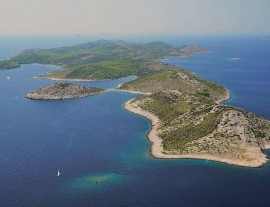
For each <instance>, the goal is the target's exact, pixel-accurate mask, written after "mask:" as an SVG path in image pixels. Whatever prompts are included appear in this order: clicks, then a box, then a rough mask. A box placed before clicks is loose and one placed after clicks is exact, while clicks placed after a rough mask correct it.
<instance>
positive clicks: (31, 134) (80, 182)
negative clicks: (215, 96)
mask: <svg viewBox="0 0 270 207" xmlns="http://www.w3.org/2000/svg"><path fill="white" fill-rule="evenodd" d="M19 40H20V39H16V41H15V40H14V39H7V41H5V42H4V43H3V42H2V41H0V46H1V47H0V49H1V48H5V50H4V51H3V50H2V49H1V51H0V54H2V56H1V58H4V57H6V56H9V55H11V54H13V53H15V52H16V51H17V50H16V42H20V41H19ZM57 41H58V40H55V42H53V41H52V39H47V40H46V39H43V40H42V41H41V42H38V43H35V44H34V45H32V44H31V42H29V45H27V44H25V45H23V46H20V47H18V50H20V49H25V48H27V47H28V48H31V47H33V46H38V47H45V46H48V42H50V44H51V45H54V44H55V45H56V46H58V45H57V44H56V42H57ZM63 41H68V39H64V40H63ZM79 41H80V40H78V42H79ZM181 41H183V40H179V41H178V42H175V43H176V44H180V43H181ZM192 42H195V43H198V44H200V45H202V46H203V47H205V48H207V49H208V50H210V53H209V54H206V55H196V56H193V57H189V58H185V59H183V58H181V59H179V58H177V59H169V60H166V61H168V62H170V63H174V64H176V65H179V66H181V67H184V68H186V69H189V70H191V71H194V72H196V73H197V75H199V76H201V77H204V78H207V79H210V80H213V81H216V82H218V83H220V84H223V85H224V86H226V87H227V88H228V89H229V90H230V91H232V93H233V98H232V99H231V100H230V101H228V102H227V103H230V104H233V105H236V106H241V107H243V108H246V109H249V110H250V111H252V112H254V113H258V114H260V115H262V116H264V117H266V118H270V115H269V108H268V106H269V99H270V96H269V95H270V94H269V84H270V83H269V81H268V79H269V74H270V71H269V70H270V67H269V65H270V64H269V60H270V58H269V54H270V53H269V51H270V49H269V48H270V45H269V44H270V43H269V42H263V41H261V40H260V39H259V38H258V37H246V38H238V37H237V38H236V37H235V38H232V39H229V38H217V39H215V38H214V39H213V38H198V39H192ZM11 43H13V46H12V48H10V49H9V45H12V44H11ZM232 57H241V58H242V59H241V60H238V61H236V60H230V59H228V58H232ZM54 69H56V67H54V66H41V65H35V64H34V65H23V66H22V68H19V69H14V70H6V71H0V107H1V110H0V169H1V170H0V186H1V188H0V206H1V207H2V206H3V207H7V206H8V207H19V206H20V207H29V206H35V207H45V206H46V207H48V206H50V207H60V206H65V207H86V206H87V207H88V206H162V207H163V206H184V207H188V206H192V207H194V206H195V207H196V206H207V207H209V206H252V207H254V206H268V203H269V193H270V187H269V185H270V177H269V174H270V165H269V164H267V165H266V166H264V167H262V168H259V169H248V168H241V167H236V166H229V165H226V164H222V163H217V162H211V161H205V160H188V159H187V160H159V159H154V158H152V157H151V156H150V154H149V148H150V144H149V142H148V141H147V139H146V134H147V131H148V130H149V128H150V122H149V121H148V120H146V119H144V118H143V117H140V116H137V115H134V114H132V113H129V112H127V111H125V110H124V109H123V107H122V106H123V104H124V103H125V102H126V101H127V100H129V99H131V98H133V97H136V95H134V94H128V93H124V92H106V93H102V94H100V95H98V96H91V97H87V98H81V99H74V100H61V101H33V100H28V99H25V98H24V95H25V94H26V93H27V92H29V91H32V90H35V89H37V88H39V87H42V86H44V85H46V84H49V83H51V82H52V81H50V80H37V79H32V78H31V77H32V76H36V75H41V74H43V73H44V72H46V71H50V70H54ZM131 78H132V77H130V78H124V79H120V80H113V81H106V82H96V83H95V82H90V83H89V82H88V83H80V84H84V85H94V86H98V87H104V88H112V87H115V86H116V85H117V84H119V83H121V82H125V81H128V80H130V79H131ZM58 169H59V170H60V172H61V176H60V177H59V178H58V177H57V176H56V174H57V170H58ZM96 181H98V182H97V183H96Z"/></svg>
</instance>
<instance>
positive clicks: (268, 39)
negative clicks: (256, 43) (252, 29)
mask: <svg viewBox="0 0 270 207" xmlns="http://www.w3.org/2000/svg"><path fill="white" fill-rule="evenodd" d="M262 40H266V41H270V37H263V38H262Z"/></svg>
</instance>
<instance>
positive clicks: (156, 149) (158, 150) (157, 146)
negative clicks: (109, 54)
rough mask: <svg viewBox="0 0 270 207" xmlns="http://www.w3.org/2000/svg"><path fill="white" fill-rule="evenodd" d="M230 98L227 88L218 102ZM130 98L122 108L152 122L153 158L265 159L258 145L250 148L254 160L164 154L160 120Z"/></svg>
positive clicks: (249, 163)
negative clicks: (224, 94)
mask: <svg viewBox="0 0 270 207" xmlns="http://www.w3.org/2000/svg"><path fill="white" fill-rule="evenodd" d="M229 98H230V93H229V91H228V90H227V94H226V97H224V98H223V99H221V100H220V101H219V102H218V103H220V102H222V101H225V100H227V99H229ZM132 101H133V99H132V100H129V101H128V102H126V103H125V105H124V108H125V109H126V110H128V111H130V112H133V113H135V114H138V115H141V116H144V117H146V118H147V119H149V120H150V121H151V122H152V127H151V129H150V131H149V133H148V135H147V137H148V140H149V141H150V142H151V143H152V146H151V150H150V152H151V154H152V155H153V156H154V157H155V158H160V159H161V158H162V159H201V160H212V161H218V162H222V163H227V164H231V165H237V166H243V167H253V168H254V167H261V166H263V165H264V164H265V163H266V162H267V161H268V159H267V156H266V155H265V154H264V153H262V152H261V149H260V148H259V147H254V149H252V153H254V154H255V155H256V159H254V160H245V159H228V158H222V157H218V156H214V155H198V154H188V155H174V154H166V153H164V150H163V147H162V140H161V139H160V138H159V137H158V128H159V125H160V120H159V118H158V117H157V116H155V115H154V114H151V113H149V112H148V111H145V110H143V109H141V108H140V107H138V102H136V101H135V102H132ZM269 147H270V145H265V149H267V148H269Z"/></svg>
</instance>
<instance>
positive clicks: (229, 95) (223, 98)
mask: <svg viewBox="0 0 270 207" xmlns="http://www.w3.org/2000/svg"><path fill="white" fill-rule="evenodd" d="M224 88H225V87H224ZM225 90H226V94H225V96H224V97H222V98H221V99H219V100H217V101H215V102H216V103H217V104H221V103H222V102H224V101H227V100H229V99H231V97H232V95H231V93H230V91H229V90H228V89H227V88H225Z"/></svg>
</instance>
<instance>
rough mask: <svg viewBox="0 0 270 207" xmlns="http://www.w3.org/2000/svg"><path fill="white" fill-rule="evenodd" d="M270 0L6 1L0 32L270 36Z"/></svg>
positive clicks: (0, 5)
mask: <svg viewBox="0 0 270 207" xmlns="http://www.w3.org/2000/svg"><path fill="white" fill-rule="evenodd" d="M269 14H270V0H0V25H1V26H0V35H40V34H41V35H63V34H64V35H65V34H66V35H98V34H124V35H137V34H138V35H142V34H143V35H189V34H193V35H205V34H270V18H269Z"/></svg>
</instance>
